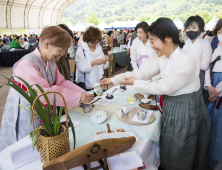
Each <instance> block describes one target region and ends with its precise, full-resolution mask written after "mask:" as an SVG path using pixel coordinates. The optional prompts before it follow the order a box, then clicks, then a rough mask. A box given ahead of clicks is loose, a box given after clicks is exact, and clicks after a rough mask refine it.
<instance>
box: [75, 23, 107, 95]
mask: <svg viewBox="0 0 222 170" xmlns="http://www.w3.org/2000/svg"><path fill="white" fill-rule="evenodd" d="M101 39H102V34H101V32H100V30H99V29H98V28H96V27H92V26H90V27H89V28H88V29H87V30H86V32H85V33H84V35H83V41H82V46H81V47H79V48H78V50H77V52H76V67H77V75H76V77H77V83H78V85H79V86H81V87H85V89H86V90H87V91H90V90H92V89H93V85H94V84H95V83H99V82H100V80H101V79H102V78H103V74H104V69H107V68H108V65H109V62H108V61H109V56H105V55H104V53H103V50H102V47H101V46H100V45H99V43H100V41H101Z"/></svg>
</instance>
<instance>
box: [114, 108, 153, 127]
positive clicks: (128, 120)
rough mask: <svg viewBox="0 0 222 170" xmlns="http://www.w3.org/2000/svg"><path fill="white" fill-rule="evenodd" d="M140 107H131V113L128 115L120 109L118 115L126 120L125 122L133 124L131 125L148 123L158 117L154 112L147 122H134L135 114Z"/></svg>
mask: <svg viewBox="0 0 222 170" xmlns="http://www.w3.org/2000/svg"><path fill="white" fill-rule="evenodd" d="M138 110H139V108H138V107H130V111H131V112H130V113H129V114H128V115H124V114H122V112H121V110H119V111H118V112H117V117H118V118H119V119H120V120H121V121H123V122H125V123H128V124H131V125H146V124H149V123H151V122H153V121H154V120H155V118H156V116H155V114H154V113H153V114H152V115H151V116H150V119H149V121H148V122H147V123H139V122H133V121H132V119H133V117H134V116H135V114H136V113H137V112H138Z"/></svg>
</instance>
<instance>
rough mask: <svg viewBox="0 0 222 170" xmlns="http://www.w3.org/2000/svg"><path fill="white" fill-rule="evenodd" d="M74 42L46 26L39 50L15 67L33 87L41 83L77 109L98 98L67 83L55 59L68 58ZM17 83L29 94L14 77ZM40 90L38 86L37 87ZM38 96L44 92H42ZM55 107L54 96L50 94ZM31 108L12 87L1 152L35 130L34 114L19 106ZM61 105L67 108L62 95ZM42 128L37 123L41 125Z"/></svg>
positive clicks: (0, 134)
mask: <svg viewBox="0 0 222 170" xmlns="http://www.w3.org/2000/svg"><path fill="white" fill-rule="evenodd" d="M71 41H72V39H71V37H70V35H69V34H68V33H67V31H65V30H64V29H62V28H60V27H59V26H51V27H46V28H44V29H43V30H42V33H41V35H40V42H39V47H37V48H36V49H35V51H33V52H31V53H29V54H27V55H25V56H24V57H23V58H21V59H20V60H19V61H18V62H16V63H15V64H14V66H13V75H14V76H18V77H21V78H22V79H24V80H25V81H26V82H28V83H29V84H30V85H34V84H39V85H40V86H41V87H42V88H43V90H44V91H57V92H59V93H61V94H62V95H63V96H64V98H65V100H66V103H67V106H77V105H78V103H88V102H90V101H91V100H93V98H94V96H93V95H91V94H85V90H83V89H81V88H79V87H78V86H76V85H75V84H73V83H72V82H70V81H66V80H65V79H64V77H63V76H62V75H61V74H60V73H59V70H58V68H57V66H56V64H55V60H56V59H59V58H60V57H61V56H62V55H64V52H65V50H67V49H68V48H69V47H70V46H71V44H72V42H71ZM13 81H14V82H16V83H18V84H20V86H21V87H22V88H23V89H24V91H26V92H27V88H26V87H25V85H24V84H22V82H21V81H20V80H19V79H18V78H16V77H14V79H13ZM34 88H36V89H37V87H35V86H34ZM38 94H40V92H39V91H38ZM48 97H49V100H50V103H51V104H53V99H54V95H53V94H50V95H48ZM19 104H21V105H23V106H24V107H26V109H27V107H28V106H29V103H28V101H27V100H26V99H25V98H24V97H23V96H22V95H20V94H19V93H18V92H17V91H16V90H14V89H13V88H10V91H9V94H8V98H7V100H6V104H5V108H4V112H3V118H2V123H1V130H0V139H1V142H0V151H1V150H2V149H4V148H6V147H8V146H9V145H11V144H13V143H15V142H17V141H18V140H20V139H22V138H24V137H26V136H27V135H29V134H30V132H31V131H33V127H32V126H31V122H30V112H29V111H26V110H24V109H22V108H21V107H19ZM56 104H57V106H63V101H62V99H61V97H60V96H58V95H56ZM39 125H42V124H41V123H40V121H37V126H39Z"/></svg>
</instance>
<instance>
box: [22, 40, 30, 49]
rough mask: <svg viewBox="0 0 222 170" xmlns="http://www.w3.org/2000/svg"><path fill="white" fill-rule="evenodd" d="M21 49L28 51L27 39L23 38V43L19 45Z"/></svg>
mask: <svg viewBox="0 0 222 170" xmlns="http://www.w3.org/2000/svg"><path fill="white" fill-rule="evenodd" d="M21 47H22V48H24V49H26V50H28V49H29V43H28V42H27V39H26V38H24V43H22V44H21Z"/></svg>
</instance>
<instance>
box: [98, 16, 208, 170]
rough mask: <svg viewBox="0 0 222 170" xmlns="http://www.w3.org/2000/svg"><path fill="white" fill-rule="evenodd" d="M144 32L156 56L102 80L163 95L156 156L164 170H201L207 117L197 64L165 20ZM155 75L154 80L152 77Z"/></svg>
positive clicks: (172, 27)
mask: <svg viewBox="0 0 222 170" xmlns="http://www.w3.org/2000/svg"><path fill="white" fill-rule="evenodd" d="M148 34H149V38H150V42H151V47H152V48H153V49H154V50H156V51H157V55H158V57H156V58H154V59H152V60H150V61H149V62H147V63H145V64H144V65H142V66H141V67H140V68H139V70H133V71H132V72H126V73H123V74H120V75H117V76H115V77H113V78H111V79H107V78H106V79H104V80H102V81H101V84H102V85H106V84H115V85H118V84H125V85H133V87H134V88H135V89H136V90H137V91H139V92H140V93H142V94H147V95H150V94H156V95H163V101H160V104H161V106H162V118H161V119H162V130H161V135H160V159H161V164H162V166H163V168H164V170H178V169H179V170H206V168H207V166H206V157H207V155H206V154H207V145H208V141H209V132H210V118H209V115H208V112H207V109H206V106H205V104H204V101H203V97H202V94H201V91H200V82H199V67H198V65H197V63H196V61H195V59H194V58H193V57H192V56H190V55H189V54H188V53H186V52H185V51H184V50H182V49H180V47H178V44H180V41H179V32H178V29H177V27H176V25H175V24H174V23H173V21H172V20H170V19H169V18H159V19H158V20H156V22H154V23H152V25H151V26H150V27H149V29H148ZM154 76H158V77H159V80H158V81H152V80H151V79H152V77H154Z"/></svg>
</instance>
